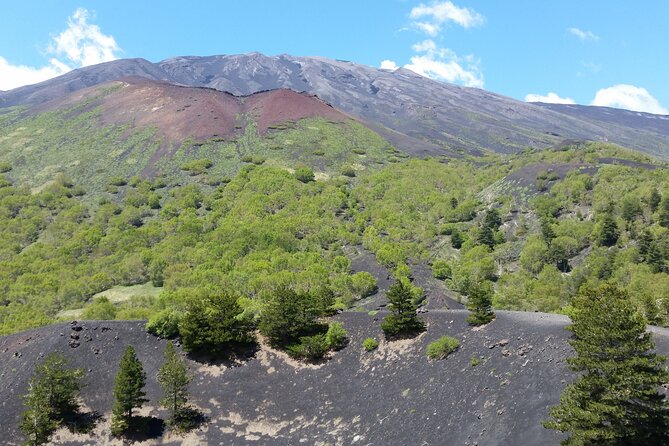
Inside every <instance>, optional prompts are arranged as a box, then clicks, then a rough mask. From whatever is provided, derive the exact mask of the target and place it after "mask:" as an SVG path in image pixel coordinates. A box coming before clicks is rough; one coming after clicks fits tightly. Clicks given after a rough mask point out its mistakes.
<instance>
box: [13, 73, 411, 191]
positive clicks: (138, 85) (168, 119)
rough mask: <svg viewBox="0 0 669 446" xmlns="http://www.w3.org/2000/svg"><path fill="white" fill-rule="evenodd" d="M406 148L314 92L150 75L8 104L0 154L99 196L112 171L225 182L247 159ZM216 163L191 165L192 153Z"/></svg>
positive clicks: (346, 162)
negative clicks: (236, 87)
mask: <svg viewBox="0 0 669 446" xmlns="http://www.w3.org/2000/svg"><path fill="white" fill-rule="evenodd" d="M395 155H401V154H400V153H399V152H398V151H397V150H396V149H394V148H393V147H392V146H391V145H390V143H388V142H387V141H386V140H384V139H383V138H382V137H381V136H379V135H378V134H377V133H375V132H374V131H372V130H370V129H369V128H367V127H365V126H363V125H362V124H361V123H359V122H358V121H356V120H355V119H353V118H352V117H350V116H348V115H346V114H345V113H343V112H341V111H339V110H336V109H334V108H333V107H332V106H330V105H329V104H327V103H325V102H323V101H322V100H320V99H318V98H317V97H314V96H312V95H310V94H307V93H296V92H294V91H291V90H272V91H263V92H257V93H254V94H252V95H249V96H234V95H232V94H229V93H224V92H221V91H217V90H213V89H210V88H194V87H183V86H178V85H174V84H169V83H166V82H162V81H151V80H147V79H144V78H140V77H132V78H124V80H122V81H111V82H107V83H104V84H101V85H97V86H93V87H90V88H86V89H81V90H78V91H76V92H73V93H70V94H69V95H67V96H63V97H57V98H54V99H52V100H50V101H47V102H43V103H40V104H38V105H36V106H34V107H28V108H26V107H18V108H10V109H6V108H5V109H0V162H6V163H9V164H10V165H12V166H13V175H14V178H13V180H14V181H16V184H21V185H25V186H28V187H30V188H34V189H36V190H39V189H40V188H42V187H44V186H45V185H47V184H48V183H49V182H51V181H52V180H53V177H54V176H55V175H57V174H58V173H64V174H66V175H68V176H69V177H71V178H72V179H74V180H75V181H76V182H77V183H79V184H83V185H85V187H86V189H87V191H88V192H91V197H94V196H97V195H98V194H99V193H100V192H102V191H103V190H105V187H106V186H107V184H108V180H109V178H110V177H112V176H120V177H124V178H126V179H127V178H131V177H133V176H139V177H142V178H155V177H157V176H162V177H165V179H166V180H167V182H168V183H172V184H183V183H188V182H191V183H192V182H199V183H202V184H209V185H216V184H219V183H220V182H222V181H223V180H225V179H226V178H228V179H229V178H230V177H231V176H234V175H235V174H236V173H237V171H238V170H239V169H240V168H241V167H242V166H243V165H244V164H250V163H253V164H269V165H274V166H279V167H283V168H286V169H289V170H290V169H293V170H294V169H296V168H298V167H299V166H301V165H307V166H310V167H311V168H312V169H314V171H315V172H317V173H320V174H321V177H327V176H329V175H333V174H339V173H340V171H341V170H342V167H343V166H355V168H356V169H365V168H366V166H368V165H376V164H383V163H385V162H386V161H387V160H388V159H389V158H391V157H393V156H395ZM204 160H209V163H210V164H211V160H214V163H213V164H214V165H213V168H211V169H207V170H206V171H205V172H202V173H203V175H201V176H199V177H197V175H195V174H196V173H197V172H194V171H193V170H190V171H188V172H187V171H186V170H185V169H186V166H188V163H190V162H198V161H204Z"/></svg>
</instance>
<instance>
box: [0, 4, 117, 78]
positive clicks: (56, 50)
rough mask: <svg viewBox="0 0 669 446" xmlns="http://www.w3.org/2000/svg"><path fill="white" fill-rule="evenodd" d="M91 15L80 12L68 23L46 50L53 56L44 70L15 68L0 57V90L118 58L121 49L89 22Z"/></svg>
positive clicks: (25, 67) (82, 10)
mask: <svg viewBox="0 0 669 446" xmlns="http://www.w3.org/2000/svg"><path fill="white" fill-rule="evenodd" d="M91 18H92V17H91V14H90V13H89V12H88V10H86V9H84V8H79V9H77V10H76V11H75V12H74V14H72V16H70V17H69V18H68V20H67V29H65V30H64V31H63V32H61V33H60V34H58V35H57V36H55V37H53V39H52V41H51V42H50V44H49V45H48V47H47V53H48V54H51V55H52V56H56V57H52V58H51V59H50V60H49V61H48V63H47V64H45V65H44V66H41V67H30V66H26V65H13V64H11V63H10V62H9V61H7V60H6V59H5V58H3V57H1V56H0V90H10V89H12V88H17V87H20V86H22V85H29V84H35V83H37V82H42V81H45V80H47V79H51V78H52V77H56V76H60V75H61V74H65V73H67V72H68V71H70V70H72V69H74V68H79V67H85V66H88V65H94V64H98V63H101V62H109V61H111V60H115V59H118V54H119V53H120V51H121V49H120V48H119V46H118V44H117V43H116V40H115V39H114V37H112V36H108V35H105V34H103V33H102V31H101V30H100V27H99V26H97V25H94V24H91V23H89V19H91Z"/></svg>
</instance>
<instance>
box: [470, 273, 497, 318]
mask: <svg viewBox="0 0 669 446" xmlns="http://www.w3.org/2000/svg"><path fill="white" fill-rule="evenodd" d="M493 294H494V289H493V285H492V282H490V281H487V280H486V281H483V282H480V283H476V284H474V285H472V287H471V289H470V291H469V300H468V301H467V309H468V310H469V311H471V313H470V314H469V316H467V322H468V323H469V324H470V325H484V324H487V323H488V322H490V321H492V320H493V319H494V318H495V313H494V312H493V311H492V296H493Z"/></svg>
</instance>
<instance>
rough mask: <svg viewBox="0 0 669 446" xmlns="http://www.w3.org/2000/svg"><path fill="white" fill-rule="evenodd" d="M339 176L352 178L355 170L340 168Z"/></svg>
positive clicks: (346, 167)
mask: <svg viewBox="0 0 669 446" xmlns="http://www.w3.org/2000/svg"><path fill="white" fill-rule="evenodd" d="M341 174H342V175H344V176H345V177H351V178H353V177H354V176H355V169H354V168H353V166H344V167H342V168H341Z"/></svg>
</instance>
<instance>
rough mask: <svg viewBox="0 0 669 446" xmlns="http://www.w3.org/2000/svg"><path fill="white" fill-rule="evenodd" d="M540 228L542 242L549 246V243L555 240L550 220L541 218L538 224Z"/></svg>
mask: <svg viewBox="0 0 669 446" xmlns="http://www.w3.org/2000/svg"><path fill="white" fill-rule="evenodd" d="M540 226H541V235H542V236H543V237H544V241H545V242H546V244H547V245H549V246H550V244H551V242H552V241H553V239H554V238H555V231H554V230H553V225H552V222H551V220H550V219H548V218H542V219H541V222H540Z"/></svg>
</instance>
